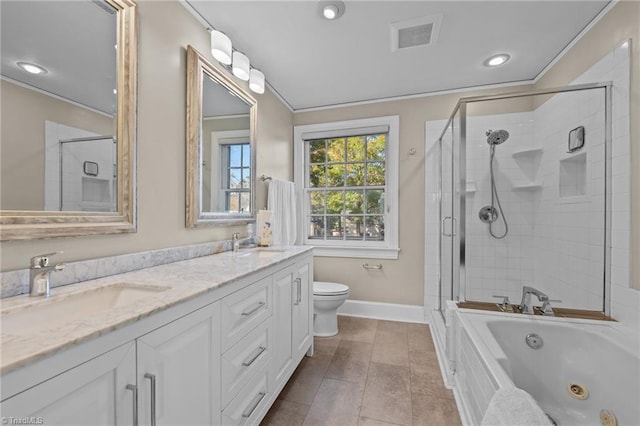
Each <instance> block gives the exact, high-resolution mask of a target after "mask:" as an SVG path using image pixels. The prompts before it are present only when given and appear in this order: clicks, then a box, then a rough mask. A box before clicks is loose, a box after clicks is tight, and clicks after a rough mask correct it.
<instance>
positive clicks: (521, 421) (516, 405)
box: [480, 387, 552, 426]
mask: <svg viewBox="0 0 640 426" xmlns="http://www.w3.org/2000/svg"><path fill="white" fill-rule="evenodd" d="M480 425H481V426H552V423H551V420H549V417H547V415H546V414H545V413H544V411H542V408H540V406H539V405H538V403H537V402H536V400H535V399H533V397H532V396H531V395H529V394H528V393H527V392H525V391H523V390H522V389H519V388H516V387H513V388H500V389H498V390H497V391H496V393H495V394H494V395H493V398H491V401H489V407H487V411H485V413H484V416H483V417H482V422H481V423H480Z"/></svg>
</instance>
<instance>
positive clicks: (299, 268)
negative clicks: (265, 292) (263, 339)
mask: <svg viewBox="0 0 640 426" xmlns="http://www.w3.org/2000/svg"><path fill="white" fill-rule="evenodd" d="M312 274H313V267H312V261H311V258H307V259H304V260H302V261H300V262H298V263H296V264H294V265H291V266H289V267H287V268H285V269H282V270H280V271H278V272H276V273H275V274H274V275H273V328H274V330H275V332H274V355H273V377H274V380H275V388H276V389H277V390H278V391H279V390H281V389H282V387H284V384H285V383H286V382H287V380H288V379H289V377H290V376H291V373H293V370H295V367H297V365H298V363H299V362H300V360H301V359H302V357H303V356H304V354H305V353H307V352H308V351H309V354H310V355H311V349H310V348H311V347H312V346H311V345H312V343H313V297H312V295H313V289H312V285H313V284H312V283H313V277H312Z"/></svg>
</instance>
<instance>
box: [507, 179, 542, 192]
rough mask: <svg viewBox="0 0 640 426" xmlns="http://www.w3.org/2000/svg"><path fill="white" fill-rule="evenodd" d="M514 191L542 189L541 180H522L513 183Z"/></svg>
mask: <svg viewBox="0 0 640 426" xmlns="http://www.w3.org/2000/svg"><path fill="white" fill-rule="evenodd" d="M512 189H513V190H514V191H537V190H539V189H542V182H535V181H534V182H524V183H514V184H513V186H512Z"/></svg>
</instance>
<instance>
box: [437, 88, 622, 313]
mask: <svg viewBox="0 0 640 426" xmlns="http://www.w3.org/2000/svg"><path fill="white" fill-rule="evenodd" d="M611 128H612V119H611V84H610V83H597V84H583V85H574V86H567V87H564V88H557V89H548V90H542V91H532V92H521V93H512V94H501V95H492V96H481V97H467V98H461V99H460V100H459V101H458V103H457V105H456V107H455V109H454V111H453V113H452V114H451V117H450V119H449V120H448V121H447V123H446V126H445V129H444V131H442V133H441V134H440V137H439V140H438V145H437V146H438V149H439V166H440V170H439V176H440V179H439V182H438V188H437V192H436V195H437V198H438V201H439V241H438V254H439V265H438V280H439V298H438V303H437V306H436V309H439V310H440V311H441V312H442V311H443V310H444V307H445V301H446V300H466V301H484V302H500V301H501V300H502V298H503V297H508V298H509V299H510V301H511V303H516V304H517V303H519V302H520V298H521V296H522V288H523V286H532V287H535V288H537V289H539V290H541V291H543V292H544V293H546V294H547V295H548V296H549V298H550V299H552V300H556V301H555V302H553V303H552V305H553V306H554V307H564V308H574V309H581V310H589V311H598V312H604V313H605V314H609V311H610V309H609V299H610V298H609V288H610V285H609V277H610V258H611V253H610V246H611V244H610V243H609V239H610V235H611V187H610V185H611V173H612V170H611V139H612V138H611V136H612V135H611V132H612V130H611Z"/></svg>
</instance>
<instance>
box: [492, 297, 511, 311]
mask: <svg viewBox="0 0 640 426" xmlns="http://www.w3.org/2000/svg"><path fill="white" fill-rule="evenodd" d="M493 297H497V298H500V299H502V303H496V306H497V307H498V309H500V311H501V312H513V308H512V307H511V303H510V302H509V296H503V295H500V294H494V295H493Z"/></svg>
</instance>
